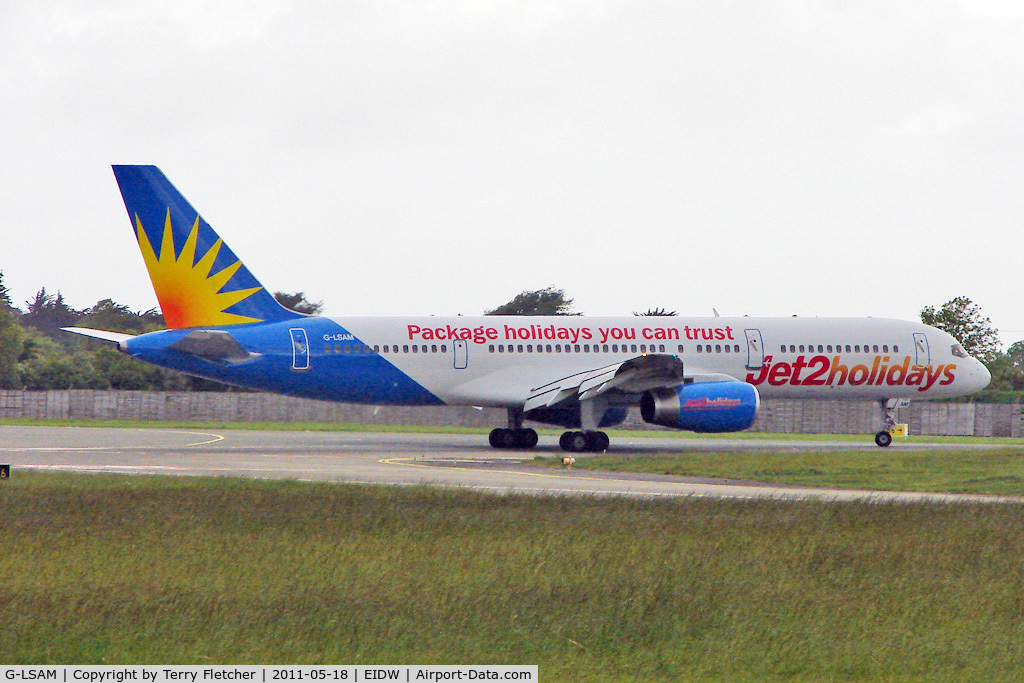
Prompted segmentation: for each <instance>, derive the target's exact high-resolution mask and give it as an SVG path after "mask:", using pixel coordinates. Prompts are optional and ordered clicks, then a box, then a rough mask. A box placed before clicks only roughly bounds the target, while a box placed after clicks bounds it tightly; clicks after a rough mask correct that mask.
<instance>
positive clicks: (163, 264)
mask: <svg viewBox="0 0 1024 683" xmlns="http://www.w3.org/2000/svg"><path fill="white" fill-rule="evenodd" d="M135 226H136V227H135V232H136V237H137V238H138V240H139V248H140V249H141V250H142V258H143V260H145V262H146V268H147V269H148V270H149V277H150V279H151V280H152V281H153V289H154V290H155V291H156V298H157V300H158V301H159V302H160V310H161V311H162V312H163V314H164V320H165V321H166V322H167V326H168V327H170V328H172V329H173V328H181V327H200V326H206V325H237V324H239V323H255V322H260V319H259V318H249V317H247V316H244V315H236V314H234V313H225V312H224V311H225V310H226V309H228V308H230V307H232V306H234V305H235V304H237V303H238V302H240V301H243V300H244V299H246V298H248V297H249V296H251V295H252V294H254V293H256V292H258V291H260V289H262V287H253V288H251V289H239V290H235V291H233V292H222V291H220V290H221V289H222V288H223V287H224V286H225V285H226V284H227V283H228V281H229V280H230V279H231V276H232V275H234V274H235V272H236V271H237V270H238V269H239V268H240V267H241V266H242V262H241V261H235V262H234V263H233V264H231V265H230V266H228V267H227V268H224V269H223V270H221V271H219V272H217V273H214V274H212V275H211V274H210V269H212V268H213V263H214V261H216V260H217V254H218V252H220V247H221V244H222V241H221V240H220V239H219V238H218V239H217V241H216V242H215V243H214V244H213V246H211V247H210V248H209V249H208V250H207V252H206V253H205V254H203V256H202V258H201V259H199V261H198V262H196V261H195V258H196V242H197V240H198V237H199V217H198V216H196V222H195V224H194V225H193V226H192V232H191V233H189V236H188V239H186V240H185V246H184V247H182V250H181V253H180V254H178V255H177V257H175V253H174V231H173V230H172V228H171V212H170V209H168V211H167V220H166V221H165V223H164V235H163V242H161V245H160V257H159V258H157V255H156V252H155V251H154V250H153V245H152V244H150V242H149V237H148V236H147V235H146V231H145V230H144V229H143V228H142V221H141V220H139V215H138V214H135ZM193 263H194V265H193Z"/></svg>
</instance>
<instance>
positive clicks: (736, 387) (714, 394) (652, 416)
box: [640, 382, 761, 433]
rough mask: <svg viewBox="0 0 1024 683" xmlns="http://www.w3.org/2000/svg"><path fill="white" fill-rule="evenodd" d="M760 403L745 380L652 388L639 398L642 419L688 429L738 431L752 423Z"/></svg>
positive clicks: (754, 391) (695, 430)
mask: <svg viewBox="0 0 1024 683" xmlns="http://www.w3.org/2000/svg"><path fill="white" fill-rule="evenodd" d="M760 403H761V399H760V397H759V396H758V393H757V389H756V388H755V387H754V386H753V385H751V384H747V383H746V382H701V383H697V384H680V385H679V386H676V387H666V388H662V389H652V390H651V391H647V392H644V395H643V397H642V398H641V399H640V416H641V417H643V419H644V422H649V423H651V424H656V425H661V426H663V427H672V428H673V429H686V430H689V431H691V432H705V433H708V432H739V431H742V430H744V429H746V428H748V427H749V426H750V425H752V424H754V418H755V417H757V409H758V407H759V405H760Z"/></svg>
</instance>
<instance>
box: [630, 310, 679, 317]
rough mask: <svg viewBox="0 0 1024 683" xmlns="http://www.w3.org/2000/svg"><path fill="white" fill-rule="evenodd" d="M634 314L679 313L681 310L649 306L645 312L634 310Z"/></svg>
mask: <svg viewBox="0 0 1024 683" xmlns="http://www.w3.org/2000/svg"><path fill="white" fill-rule="evenodd" d="M633 315H639V316H644V315H679V311H669V310H666V309H664V308H648V309H647V310H646V311H644V312H643V313H637V312H636V311H633Z"/></svg>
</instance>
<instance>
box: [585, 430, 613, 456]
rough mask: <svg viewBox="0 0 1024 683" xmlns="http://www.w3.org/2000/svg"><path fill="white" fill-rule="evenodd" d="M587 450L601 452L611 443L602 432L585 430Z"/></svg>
mask: <svg viewBox="0 0 1024 683" xmlns="http://www.w3.org/2000/svg"><path fill="white" fill-rule="evenodd" d="M586 434H587V450H588V451H590V452H591V453H603V452H605V451H606V450H608V444H609V443H611V442H610V440H609V439H608V435H607V434H605V433H604V432H587V433H586Z"/></svg>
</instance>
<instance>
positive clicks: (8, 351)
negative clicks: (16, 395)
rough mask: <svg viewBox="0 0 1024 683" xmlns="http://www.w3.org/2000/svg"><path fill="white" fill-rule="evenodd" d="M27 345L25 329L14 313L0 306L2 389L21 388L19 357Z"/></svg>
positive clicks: (0, 384) (0, 371)
mask: <svg viewBox="0 0 1024 683" xmlns="http://www.w3.org/2000/svg"><path fill="white" fill-rule="evenodd" d="M24 346H25V330H24V329H22V327H21V325H19V324H18V320H17V318H16V317H15V315H14V313H12V312H11V311H8V310H5V309H4V308H2V307H0V389H20V388H21V376H20V374H19V372H18V359H19V358H20V357H21V354H22V350H23V349H24Z"/></svg>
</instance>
